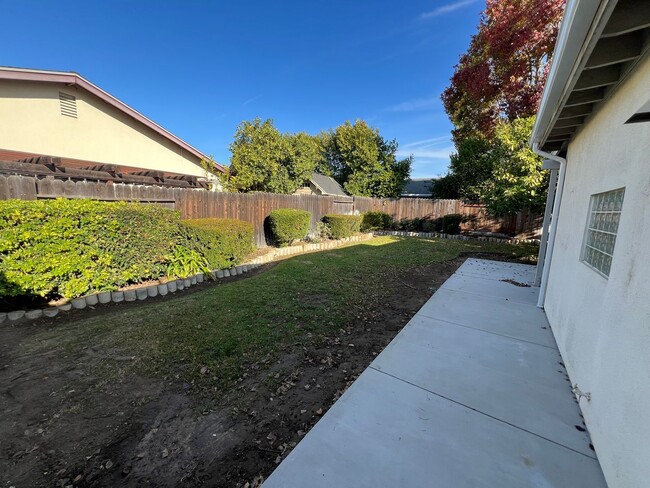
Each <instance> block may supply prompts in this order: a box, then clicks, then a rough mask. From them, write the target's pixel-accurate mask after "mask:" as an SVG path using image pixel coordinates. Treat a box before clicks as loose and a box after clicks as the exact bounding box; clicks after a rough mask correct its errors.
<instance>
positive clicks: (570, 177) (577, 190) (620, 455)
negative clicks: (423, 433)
mask: <svg viewBox="0 0 650 488" xmlns="http://www.w3.org/2000/svg"><path fill="white" fill-rule="evenodd" d="M649 99H650V58H646V59H645V61H643V62H642V63H641V64H640V65H639V66H638V68H637V70H636V71H635V73H634V74H633V75H632V76H631V77H630V78H628V79H627V80H625V81H624V83H623V84H622V85H621V86H620V87H619V89H618V91H617V92H616V93H615V94H614V96H613V97H612V98H611V99H609V100H608V101H607V102H606V103H605V104H604V105H603V106H602V107H601V109H600V110H598V111H597V112H596V114H595V115H594V116H592V118H591V119H590V120H589V122H588V123H587V124H586V125H585V126H584V127H583V129H582V130H581V131H580V132H579V133H578V134H577V136H576V137H575V138H574V140H573V141H572V142H571V144H570V146H569V151H568V157H567V161H568V163H567V174H566V181H565V187H564V195H563V200H562V207H561V209H560V214H559V218H558V230H557V238H556V239H557V240H556V245H555V250H554V255H553V262H552V264H551V268H550V274H549V284H548V292H547V296H546V303H545V309H546V312H547V315H548V317H549V320H550V323H551V326H552V328H553V332H554V334H555V337H556V340H557V342H558V346H559V348H560V351H561V353H562V357H563V358H564V361H565V363H566V366H567V369H568V372H569V376H570V378H571V381H572V383H574V384H575V383H577V384H578V385H579V387H580V389H581V390H583V391H586V392H590V393H591V395H592V400H591V402H587V401H586V400H585V399H582V400H581V401H580V406H581V407H582V410H583V413H584V416H585V419H586V422H587V426H588V428H589V431H590V433H591V436H592V439H593V443H594V445H595V447H596V452H597V454H598V456H599V459H600V463H601V465H602V468H603V471H604V473H605V477H606V479H607V482H608V484H609V486H610V487H612V488H621V487H630V488H632V487H641V486H650V122H646V123H638V124H629V125H624V122H625V121H626V120H627V119H628V118H629V117H630V116H631V115H632V114H633V113H634V112H636V111H637V110H638V109H639V107H641V106H642V105H643V104H644V103H646V102H647V101H648V100H649ZM620 187H625V200H624V203H623V210H622V214H621V220H620V224H619V228H618V236H617V240H616V247H615V249H614V258H613V263H612V267H611V272H610V275H609V278H608V279H607V278H604V277H602V276H601V275H599V274H598V273H597V272H595V271H593V270H592V269H590V268H589V267H587V266H586V265H585V264H584V263H582V262H581V261H580V250H581V246H582V241H583V233H584V229H585V224H586V220H587V213H588V210H589V200H590V196H591V195H592V194H594V193H600V192H604V191H609V190H613V189H616V188H620Z"/></svg>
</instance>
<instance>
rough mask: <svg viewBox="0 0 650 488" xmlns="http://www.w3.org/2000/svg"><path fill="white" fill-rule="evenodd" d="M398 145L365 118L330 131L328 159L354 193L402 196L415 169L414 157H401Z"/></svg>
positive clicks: (380, 196)
mask: <svg viewBox="0 0 650 488" xmlns="http://www.w3.org/2000/svg"><path fill="white" fill-rule="evenodd" d="M397 149H398V145H397V142H396V141H395V140H392V141H387V140H385V139H384V138H383V137H382V136H381V135H380V134H379V130H377V129H375V128H373V127H370V126H369V125H368V124H367V123H366V122H364V121H363V120H357V121H356V122H355V123H354V124H351V123H350V122H345V123H344V124H342V125H340V126H339V127H337V128H336V129H335V130H334V131H332V132H331V133H330V141H329V144H327V162H328V165H329V167H330V169H331V172H332V175H333V176H334V178H336V180H338V181H339V183H341V184H342V185H343V187H344V188H345V190H346V191H347V192H348V193H349V194H350V195H356V196H372V197H379V198H386V197H398V196H399V195H400V193H401V192H402V190H403V189H404V186H405V185H406V182H407V180H408V178H409V175H410V172H411V164H412V161H413V159H412V157H408V158H405V159H401V160H398V159H397Z"/></svg>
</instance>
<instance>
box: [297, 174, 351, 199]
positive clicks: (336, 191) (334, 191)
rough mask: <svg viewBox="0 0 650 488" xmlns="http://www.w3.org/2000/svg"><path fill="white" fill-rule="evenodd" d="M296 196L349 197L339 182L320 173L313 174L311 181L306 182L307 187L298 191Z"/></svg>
mask: <svg viewBox="0 0 650 488" xmlns="http://www.w3.org/2000/svg"><path fill="white" fill-rule="evenodd" d="M296 194H299V195H325V196H342V197H347V196H348V194H347V193H345V190H344V189H343V187H342V186H341V185H339V183H338V181H336V180H335V179H334V178H332V177H331V176H325V175H322V174H320V173H313V174H312V175H311V178H309V181H306V182H305V186H303V187H302V188H300V189H298V190H297V191H296Z"/></svg>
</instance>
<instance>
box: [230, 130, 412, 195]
mask: <svg viewBox="0 0 650 488" xmlns="http://www.w3.org/2000/svg"><path fill="white" fill-rule="evenodd" d="M397 148H398V145H397V142H396V141H394V140H393V141H386V140H385V139H384V138H383V137H382V136H381V135H380V134H379V130H377V129H375V128H372V127H370V126H369V125H368V124H366V122H364V121H361V120H357V121H356V122H355V123H354V124H352V123H350V122H345V123H344V124H342V125H341V126H339V127H337V128H336V129H334V130H330V131H327V132H321V133H320V134H317V135H310V134H307V133H305V132H298V133H295V134H282V133H280V132H279V131H278V130H277V129H276V128H275V126H274V125H273V121H272V120H270V119H268V120H265V121H262V120H261V119H259V118H258V119H255V120H253V121H246V122H242V123H241V124H240V125H239V127H238V128H237V132H236V133H235V139H234V141H233V143H232V144H231V145H230V151H231V153H232V157H231V159H230V168H229V172H228V175H227V176H226V178H224V182H223V183H224V186H225V188H226V189H228V190H230V191H239V192H249V191H265V192H272V193H287V194H288V193H293V192H294V191H296V190H297V189H298V188H300V187H301V186H302V185H303V184H304V183H305V182H306V181H307V180H308V179H309V177H310V176H311V174H312V173H313V172H314V171H318V172H320V173H323V174H326V175H331V176H333V177H334V178H335V179H336V180H337V181H338V182H339V183H341V185H343V187H344V188H345V190H346V191H347V192H348V193H349V194H350V195H356V196H373V197H397V196H399V195H400V193H401V192H402V189H403V188H404V185H405V184H406V181H407V180H408V177H409V174H410V170H411V163H412V158H410V157H409V158H405V159H402V160H398V159H397Z"/></svg>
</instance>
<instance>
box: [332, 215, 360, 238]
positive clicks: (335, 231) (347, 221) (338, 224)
mask: <svg viewBox="0 0 650 488" xmlns="http://www.w3.org/2000/svg"><path fill="white" fill-rule="evenodd" d="M323 222H325V224H326V225H327V226H328V227H329V230H330V235H331V236H332V239H343V238H345V237H350V236H352V235H354V234H355V233H357V232H359V231H360V230H361V215H338V214H328V215H325V216H324V217H323Z"/></svg>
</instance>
